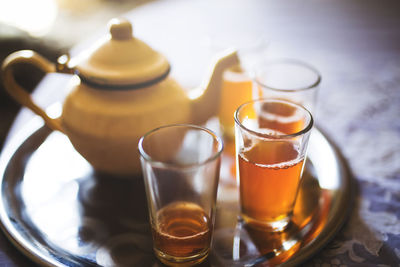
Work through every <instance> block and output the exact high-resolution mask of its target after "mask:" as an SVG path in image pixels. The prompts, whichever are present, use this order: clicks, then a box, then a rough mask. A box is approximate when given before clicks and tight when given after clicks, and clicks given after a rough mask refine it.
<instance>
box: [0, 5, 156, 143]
mask: <svg viewBox="0 0 400 267" xmlns="http://www.w3.org/2000/svg"><path fill="white" fill-rule="evenodd" d="M151 1H152V0H84V1H80V0H35V1H32V0H12V1H10V0H0V62H3V60H4V58H5V57H6V56H8V55H9V54H10V53H12V52H14V51H17V50H22V49H31V50H35V51H37V52H38V53H40V54H42V55H43V56H44V57H46V58H48V59H49V60H51V61H52V62H55V61H56V60H57V58H58V57H59V56H61V55H63V54H65V53H67V52H68V51H69V50H70V49H71V47H73V46H74V45H76V44H77V43H78V42H80V41H83V40H85V39H86V38H88V37H89V36H91V35H92V34H94V33H95V32H98V31H99V29H103V28H104V27H105V25H106V24H107V22H108V21H109V20H110V19H111V18H113V17H115V16H118V15H120V14H122V13H125V12H127V11H129V10H131V9H133V8H135V7H138V6H140V5H143V4H145V3H149V2H151ZM16 75H17V80H18V81H20V82H21V83H22V85H23V86H25V88H28V89H30V90H33V89H34V87H35V86H36V85H37V84H38V82H39V81H40V80H41V79H42V77H43V73H40V71H38V70H36V69H35V68H32V67H30V68H25V67H24V66H21V67H19V68H18V70H17V74H16ZM0 79H1V78H0ZM19 109H20V105H18V104H17V103H16V102H15V101H14V100H12V99H11V98H10V97H9V95H8V94H7V93H6V92H5V90H4V88H3V82H2V81H1V82H0V118H1V119H0V150H1V148H2V146H3V142H4V139H5V137H6V135H7V133H8V131H9V128H10V126H11V124H12V122H13V120H14V118H15V116H16V115H17V112H18V110H19Z"/></svg>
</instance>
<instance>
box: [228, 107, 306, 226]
mask: <svg viewBox="0 0 400 267" xmlns="http://www.w3.org/2000/svg"><path fill="white" fill-rule="evenodd" d="M312 126H313V117H312V115H311V113H310V112H309V111H308V110H307V109H305V108H304V107H302V106H300V105H298V104H295V103H292V102H289V101H284V100H276V99H258V100H253V101H250V102H246V103H245V104H242V105H241V106H240V107H239V108H238V109H237V110H236V112H235V127H236V128H235V143H236V162H237V164H236V165H237V177H238V182H239V191H240V209H241V218H242V219H243V221H244V222H245V223H246V224H248V225H249V226H254V227H257V228H262V229H266V230H268V231H269V230H270V231H283V230H285V229H286V227H287V226H288V225H289V222H290V220H291V216H292V213H293V208H294V204H295V200H296V196H297V193H298V191H299V186H300V182H301V176H302V171H303V168H304V162H305V159H306V150H307V145H308V140H309V137H310V132H311V129H312Z"/></svg>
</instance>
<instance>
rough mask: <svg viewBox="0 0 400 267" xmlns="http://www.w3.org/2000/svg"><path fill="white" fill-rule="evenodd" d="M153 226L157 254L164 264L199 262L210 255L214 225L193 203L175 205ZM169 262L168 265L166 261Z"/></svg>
mask: <svg viewBox="0 0 400 267" xmlns="http://www.w3.org/2000/svg"><path fill="white" fill-rule="evenodd" d="M156 216H157V218H156V220H155V222H156V223H155V224H154V223H153V225H152V233H153V242H154V247H155V252H156V255H157V256H158V258H159V259H160V260H161V261H162V262H163V263H166V264H168V263H170V262H177V263H179V262H181V263H193V264H195V263H199V262H201V261H202V260H204V259H205V258H206V257H207V255H208V252H209V247H210V242H211V231H212V230H211V229H210V228H211V227H210V226H211V222H210V219H209V217H208V216H207V214H206V213H205V212H204V210H203V209H202V208H201V207H200V206H198V205H197V204H194V203H190V202H173V203H171V204H169V205H167V206H165V207H164V208H162V209H161V210H159V211H158V212H157V215H156ZM165 260H167V262H166V261H165Z"/></svg>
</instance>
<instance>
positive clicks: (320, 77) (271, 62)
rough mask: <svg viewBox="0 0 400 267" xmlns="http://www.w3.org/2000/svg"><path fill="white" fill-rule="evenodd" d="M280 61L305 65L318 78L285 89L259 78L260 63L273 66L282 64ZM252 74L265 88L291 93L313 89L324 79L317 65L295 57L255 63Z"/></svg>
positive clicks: (253, 78) (254, 79)
mask: <svg viewBox="0 0 400 267" xmlns="http://www.w3.org/2000/svg"><path fill="white" fill-rule="evenodd" d="M280 63H285V64H293V65H297V66H301V67H304V68H306V69H308V70H310V71H311V72H313V73H314V74H315V75H316V77H317V78H316V79H315V81H314V82H313V83H310V84H309V85H307V86H302V87H298V88H293V89H283V88H276V87H273V86H269V85H267V84H266V83H265V82H261V81H260V79H258V78H257V73H258V71H256V69H258V67H259V66H260V65H264V66H271V65H275V64H280ZM250 76H251V78H252V80H253V81H254V82H255V83H256V84H258V85H260V86H262V87H265V88H268V89H270V90H273V91H277V92H289V93H293V92H299V91H306V90H310V89H313V88H315V87H317V86H318V85H319V84H320V83H321V80H322V76H321V73H320V72H319V71H318V70H317V69H316V68H315V67H313V66H312V65H310V64H308V63H306V62H304V61H301V60H298V59H293V58H278V59H272V60H268V61H265V60H264V61H261V62H258V63H257V64H255V65H254V66H253V70H252V71H251V75H250Z"/></svg>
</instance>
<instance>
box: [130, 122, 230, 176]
mask: <svg viewBox="0 0 400 267" xmlns="http://www.w3.org/2000/svg"><path fill="white" fill-rule="evenodd" d="M177 127H179V128H188V129H189V128H191V129H194V130H200V131H203V132H205V133H207V134H209V135H210V136H212V137H213V139H214V140H215V141H216V142H217V144H218V146H217V151H216V152H215V153H213V154H212V155H211V156H209V157H207V158H206V159H205V160H203V161H200V162H197V163H190V164H181V165H177V164H174V163H168V162H163V161H160V160H155V159H154V158H153V157H151V156H150V155H149V154H148V153H146V151H145V149H144V148H143V142H145V139H146V137H147V136H149V135H151V134H153V133H155V132H157V131H159V130H162V129H165V128H177ZM138 150H139V154H140V156H141V157H142V158H143V159H144V160H146V161H147V162H149V163H150V164H152V165H155V166H157V167H164V168H167V167H168V168H175V169H190V168H194V167H198V166H202V165H205V164H207V163H209V162H212V161H214V160H216V159H217V158H218V157H220V156H221V154H222V152H223V150H224V143H223V141H222V138H221V137H220V136H218V135H217V134H216V133H215V132H214V131H212V130H210V129H208V128H206V127H202V126H198V125H194V124H188V123H177V124H167V125H162V126H159V127H156V128H154V129H152V130H150V131H148V132H147V133H145V134H144V135H143V136H142V137H141V138H140V139H139V142H138Z"/></svg>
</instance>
